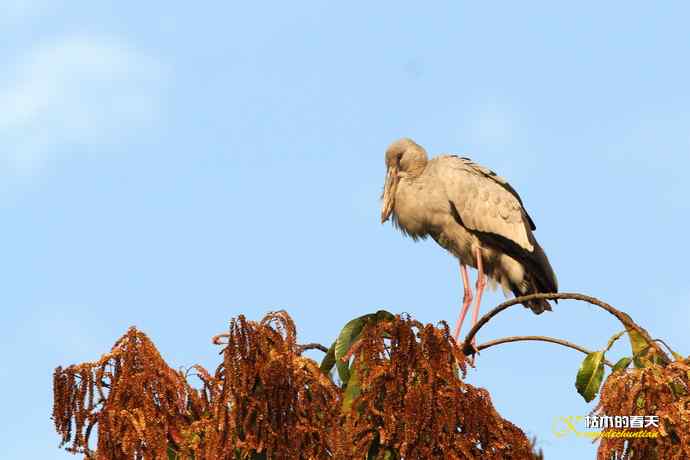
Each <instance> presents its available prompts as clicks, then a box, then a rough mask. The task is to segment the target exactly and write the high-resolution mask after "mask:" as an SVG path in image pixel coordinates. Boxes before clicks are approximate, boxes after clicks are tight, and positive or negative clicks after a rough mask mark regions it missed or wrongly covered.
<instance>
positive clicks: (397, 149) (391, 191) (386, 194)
mask: <svg viewBox="0 0 690 460" xmlns="http://www.w3.org/2000/svg"><path fill="white" fill-rule="evenodd" d="M426 163H427V155H426V151H425V150H424V149H423V148H422V146H420V145H418V144H417V143H416V142H415V141H413V140H412V139H409V138H407V137H404V138H402V139H398V140H397V141H395V142H393V143H392V144H391V145H390V146H389V147H388V149H387V150H386V183H385V185H384V186H383V196H382V199H383V208H382V209H381V223H384V222H386V221H387V220H388V218H389V217H390V215H391V212H393V207H394V206H395V192H396V190H397V189H398V182H399V181H400V174H401V173H404V174H406V175H408V176H418V175H419V174H421V173H422V171H423V170H424V166H426Z"/></svg>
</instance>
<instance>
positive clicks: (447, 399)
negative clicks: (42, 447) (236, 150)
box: [53, 311, 541, 460]
mask: <svg viewBox="0 0 690 460" xmlns="http://www.w3.org/2000/svg"><path fill="white" fill-rule="evenodd" d="M344 329H346V330H344V332H342V333H341V334H340V335H339V337H338V340H336V342H335V343H334V346H333V347H331V350H329V353H328V355H327V357H326V359H325V360H324V363H323V364H322V367H321V368H320V367H319V366H318V365H317V364H316V363H315V362H314V361H313V360H311V359H308V358H306V357H303V356H301V351H302V349H301V348H300V346H298V345H297V343H296V331H295V326H294V324H293V322H292V320H291V319H290V317H289V316H288V315H287V313H285V312H277V313H271V314H269V315H268V316H266V317H265V318H264V319H263V320H262V321H260V322H253V321H248V320H246V319H245V318H244V317H243V316H239V317H238V318H235V319H233V320H232V321H231V322H230V327H229V331H228V332H227V333H224V334H221V335H219V336H216V338H215V339H214V340H215V341H216V343H219V342H222V343H223V345H224V348H223V351H222V354H223V360H222V363H221V364H220V365H219V366H218V368H217V369H216V371H215V373H214V374H213V375H211V374H210V373H209V372H207V371H206V370H205V369H203V368H202V367H200V366H194V367H193V370H194V371H195V372H194V374H195V375H196V377H197V378H198V379H199V380H200V385H198V386H199V388H194V387H193V386H192V385H191V384H190V383H189V382H188V378H189V376H188V375H187V374H186V373H183V372H181V371H175V370H173V369H172V368H170V367H169V366H168V365H167V364H166V363H165V362H164V360H163V359H162V358H161V356H160V354H159V353H158V351H157V350H156V348H155V346H154V345H153V343H152V342H151V341H150V340H149V339H148V337H147V336H146V335H145V334H143V333H142V332H140V331H138V330H137V329H135V328H131V329H130V330H129V331H128V332H127V333H126V334H125V335H124V336H123V337H122V338H121V339H119V340H118V341H117V343H116V344H115V345H114V347H113V348H112V350H111V352H110V353H108V354H106V355H104V356H103V357H102V358H101V359H100V360H98V361H96V362H93V363H84V364H80V365H74V366H69V367H67V368H65V369H63V368H60V367H58V368H57V369H56V370H55V374H54V408H53V419H54V421H55V426H56V429H57V431H58V433H59V434H60V437H61V441H62V445H66V446H67V450H68V451H70V452H73V453H83V454H84V456H85V458H87V459H103V460H124V459H127V460H129V459H170V460H172V459H205V460H220V459H228V460H230V459H232V460H239V459H253V460H256V459H286V460H288V459H289V460H293V459H294V460H307V459H328V458H334V459H360V458H361V459H365V458H367V459H373V458H380V459H400V458H408V459H413V458H457V459H470V458H471V459H539V458H541V456H540V455H537V454H533V453H532V444H531V443H530V442H529V440H528V439H527V438H526V437H525V435H524V434H523V433H522V431H521V430H520V429H519V428H517V427H516V426H514V425H513V424H512V423H510V422H508V421H506V420H504V419H503V418H501V417H500V415H499V414H498V413H497V412H496V410H495V409H494V407H493V406H492V404H491V400H490V397H489V394H488V392H487V391H486V390H483V389H480V388H474V387H472V386H471V385H468V384H466V383H464V382H463V380H462V376H464V372H465V365H466V364H465V363H466V361H465V356H464V355H463V354H462V352H461V351H460V349H459V348H458V347H457V345H456V344H455V342H454V341H453V340H452V338H450V337H449V332H448V327H447V326H446V325H445V324H442V326H441V327H440V328H437V327H434V326H432V325H422V324H420V323H418V322H416V321H413V320H411V319H410V318H407V317H405V318H401V317H399V316H395V317H394V316H393V315H391V314H390V313H388V312H382V311H381V312H377V313H374V314H371V315H365V316H364V317H360V318H358V319H357V320H356V321H355V323H354V325H353V324H352V322H351V323H350V326H349V328H348V326H346V328H344ZM338 341H340V346H338ZM336 352H337V356H338V359H337V361H338V363H340V364H341V369H345V370H346V372H347V381H344V382H342V386H338V385H336V384H335V383H334V382H333V381H332V379H331V378H330V376H329V371H330V369H331V368H332V367H333V366H334V365H335V364H336V358H335V357H336ZM324 371H325V372H324ZM94 429H95V430H96V431H97V435H98V436H97V438H98V440H97V445H96V448H95V449H92V448H91V447H89V446H90V444H89V442H90V441H91V442H93V440H91V435H92V434H93V431H94Z"/></svg>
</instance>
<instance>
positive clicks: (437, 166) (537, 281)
mask: <svg viewBox="0 0 690 460" xmlns="http://www.w3.org/2000/svg"><path fill="white" fill-rule="evenodd" d="M381 200H382V208H381V223H382V224H384V223H385V222H386V221H387V220H388V219H389V218H391V217H392V223H393V225H394V227H396V228H397V229H398V230H400V231H401V232H402V233H403V235H405V236H409V237H411V238H412V239H413V240H415V241H416V240H419V239H425V238H427V237H431V238H433V240H434V241H436V243H438V244H439V245H440V246H441V247H442V248H444V249H445V250H446V251H448V252H449V253H451V254H452V255H453V256H455V257H456V258H457V259H458V260H459V264H460V275H461V279H462V283H463V290H464V294H463V302H462V308H461V310H460V315H459V317H458V321H457V322H456V326H455V330H454V333H453V337H454V339H455V341H456V342H457V341H458V337H459V334H460V329H461V328H462V324H463V322H464V320H465V316H466V315H467V312H468V309H469V306H470V304H471V303H472V299H473V294H472V289H471V286H470V281H469V275H468V272H467V267H468V266H469V267H472V268H475V269H476V270H477V282H476V285H475V286H476V296H475V306H474V310H473V313H472V325H473V326H474V325H475V324H476V323H477V318H478V316H479V307H480V303H481V298H482V294H483V292H484V288H485V287H486V285H487V278H488V280H489V282H490V286H492V287H495V285H496V284H498V285H500V286H501V287H502V289H503V291H504V293H505V294H506V295H508V294H509V293H510V292H512V293H513V294H514V295H515V296H516V297H519V296H522V295H527V294H534V293H552V292H553V293H555V292H558V280H557V279H556V274H555V273H554V270H553V268H552V267H551V264H550V263H549V259H548V258H547V257H546V253H545V252H544V250H543V249H542V247H541V246H540V245H539V243H538V242H537V240H536V239H535V237H534V234H533V232H534V231H535V230H536V226H535V224H534V221H533V220H532V218H531V217H530V215H529V214H528V213H527V211H526V210H525V207H524V204H523V202H522V199H521V198H520V195H518V193H517V192H516V191H515V189H514V188H513V187H512V186H511V185H510V184H509V183H508V181H506V180H505V179H504V178H502V177H501V176H499V175H497V174H496V173H495V172H493V171H492V170H490V169H488V168H486V167H484V166H482V165H480V164H478V163H475V162H474V161H472V160H471V159H470V158H467V157H461V156H458V155H450V154H445V155H440V156H437V157H436V158H433V159H431V160H429V157H428V155H427V152H426V150H425V149H424V148H423V147H422V146H420V145H419V144H417V143H416V142H415V141H413V140H412V139H410V138H402V139H398V140H396V141H395V142H393V143H392V144H391V145H390V146H389V147H388V148H387V149H386V179H385V183H384V187H383V194H382V196H381ZM523 305H524V306H525V307H526V308H529V309H531V310H532V311H533V312H534V313H535V314H541V313H543V312H544V311H549V310H551V306H550V305H549V302H548V301H547V300H545V299H533V300H528V301H526V302H523Z"/></svg>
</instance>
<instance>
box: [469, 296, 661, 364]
mask: <svg viewBox="0 0 690 460" xmlns="http://www.w3.org/2000/svg"><path fill="white" fill-rule="evenodd" d="M536 299H546V300H555V299H564V300H567V299H569V300H580V301H583V302H587V303H590V304H592V305H596V306H597V307H599V308H602V309H604V310H606V311H607V312H609V313H611V314H612V315H613V316H615V317H616V318H617V319H618V321H620V322H621V323H623V325H624V326H625V327H626V328H627V329H633V330H635V331H637V332H638V333H639V334H640V335H641V336H642V337H643V338H644V339H645V340H646V341H647V343H648V344H649V346H650V347H651V348H653V349H654V350H655V351H656V352H657V353H658V354H659V356H661V357H662V358H663V359H664V360H665V361H666V362H671V360H670V359H669V358H668V356H667V355H666V353H664V351H663V350H662V349H661V348H660V347H659V345H658V344H657V343H656V342H655V341H654V340H653V339H652V338H651V337H650V335H649V333H648V332H647V331H646V330H645V329H643V328H642V327H641V326H638V325H637V324H636V323H635V322H634V321H633V320H632V318H630V316H628V314H626V313H623V312H622V311H620V310H618V309H616V308H613V307H612V306H611V305H609V304H607V303H606V302H602V301H601V300H599V299H597V298H594V297H591V296H588V295H584V294H577V293H571V292H562V293H552V294H530V295H525V296H521V297H516V298H514V299H510V300H507V301H505V302H503V303H502V304H500V305H498V306H497V307H495V308H494V309H493V310H491V311H489V312H488V313H487V314H485V315H484V316H482V317H481V318H480V319H479V321H477V324H475V325H474V326H473V327H472V329H470V332H468V333H467V336H466V337H465V341H464V342H463V345H462V350H463V352H464V353H465V354H466V355H470V354H472V353H473V347H472V339H474V336H475V335H476V334H477V332H478V331H479V329H481V328H482V326H484V325H485V324H486V323H488V322H489V320H490V319H491V318H493V317H494V316H496V315H497V314H499V313H500V312H502V311H503V310H505V309H507V308H509V307H512V306H513V305H517V304H521V303H523V302H527V301H529V300H536Z"/></svg>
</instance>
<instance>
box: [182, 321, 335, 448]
mask: <svg viewBox="0 0 690 460" xmlns="http://www.w3.org/2000/svg"><path fill="white" fill-rule="evenodd" d="M223 336H224V337H226V338H227V345H226V346H225V349H224V351H223V363H222V364H221V365H220V366H219V367H218V370H217V371H216V374H215V376H214V377H212V378H211V377H210V376H209V375H204V376H202V380H203V381H204V390H203V391H204V392H205V396H204V400H205V401H206V405H207V407H208V411H207V413H206V414H205V415H204V416H203V417H202V418H201V419H200V420H198V421H196V422H194V423H193V424H192V425H191V426H190V428H189V430H187V433H188V439H189V442H188V443H187V444H186V445H185V446H184V447H185V448H186V450H187V451H188V452H189V453H193V454H194V458H197V459H205V460H215V459H231V458H232V459H234V458H257V457H256V454H257V453H259V454H262V455H263V457H261V458H269V459H276V460H283V459H285V460H292V459H295V460H297V459H305V460H306V459H322V458H331V456H332V455H331V453H332V452H333V451H334V444H335V440H336V439H337V435H338V426H339V425H338V416H339V413H340V410H339V398H340V394H339V389H338V387H337V386H336V385H335V384H333V382H332V381H331V380H330V379H329V378H328V376H326V375H325V374H324V373H323V372H321V370H320V369H319V367H318V365H317V364H316V363H315V362H314V361H312V360H310V359H307V358H304V357H302V356H300V355H299V350H298V346H297V344H296V342H295V339H296V334H295V325H294V324H293V322H292V320H291V319H290V317H289V316H288V315H287V313H285V312H277V313H273V314H270V315H268V316H266V317H265V318H264V319H263V320H262V321H261V322H260V323H256V322H253V321H247V320H246V319H245V318H244V316H240V317H238V318H236V319H234V320H232V321H231V323H230V330H229V332H228V333H227V334H224V335H223ZM252 455H254V457H252Z"/></svg>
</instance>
